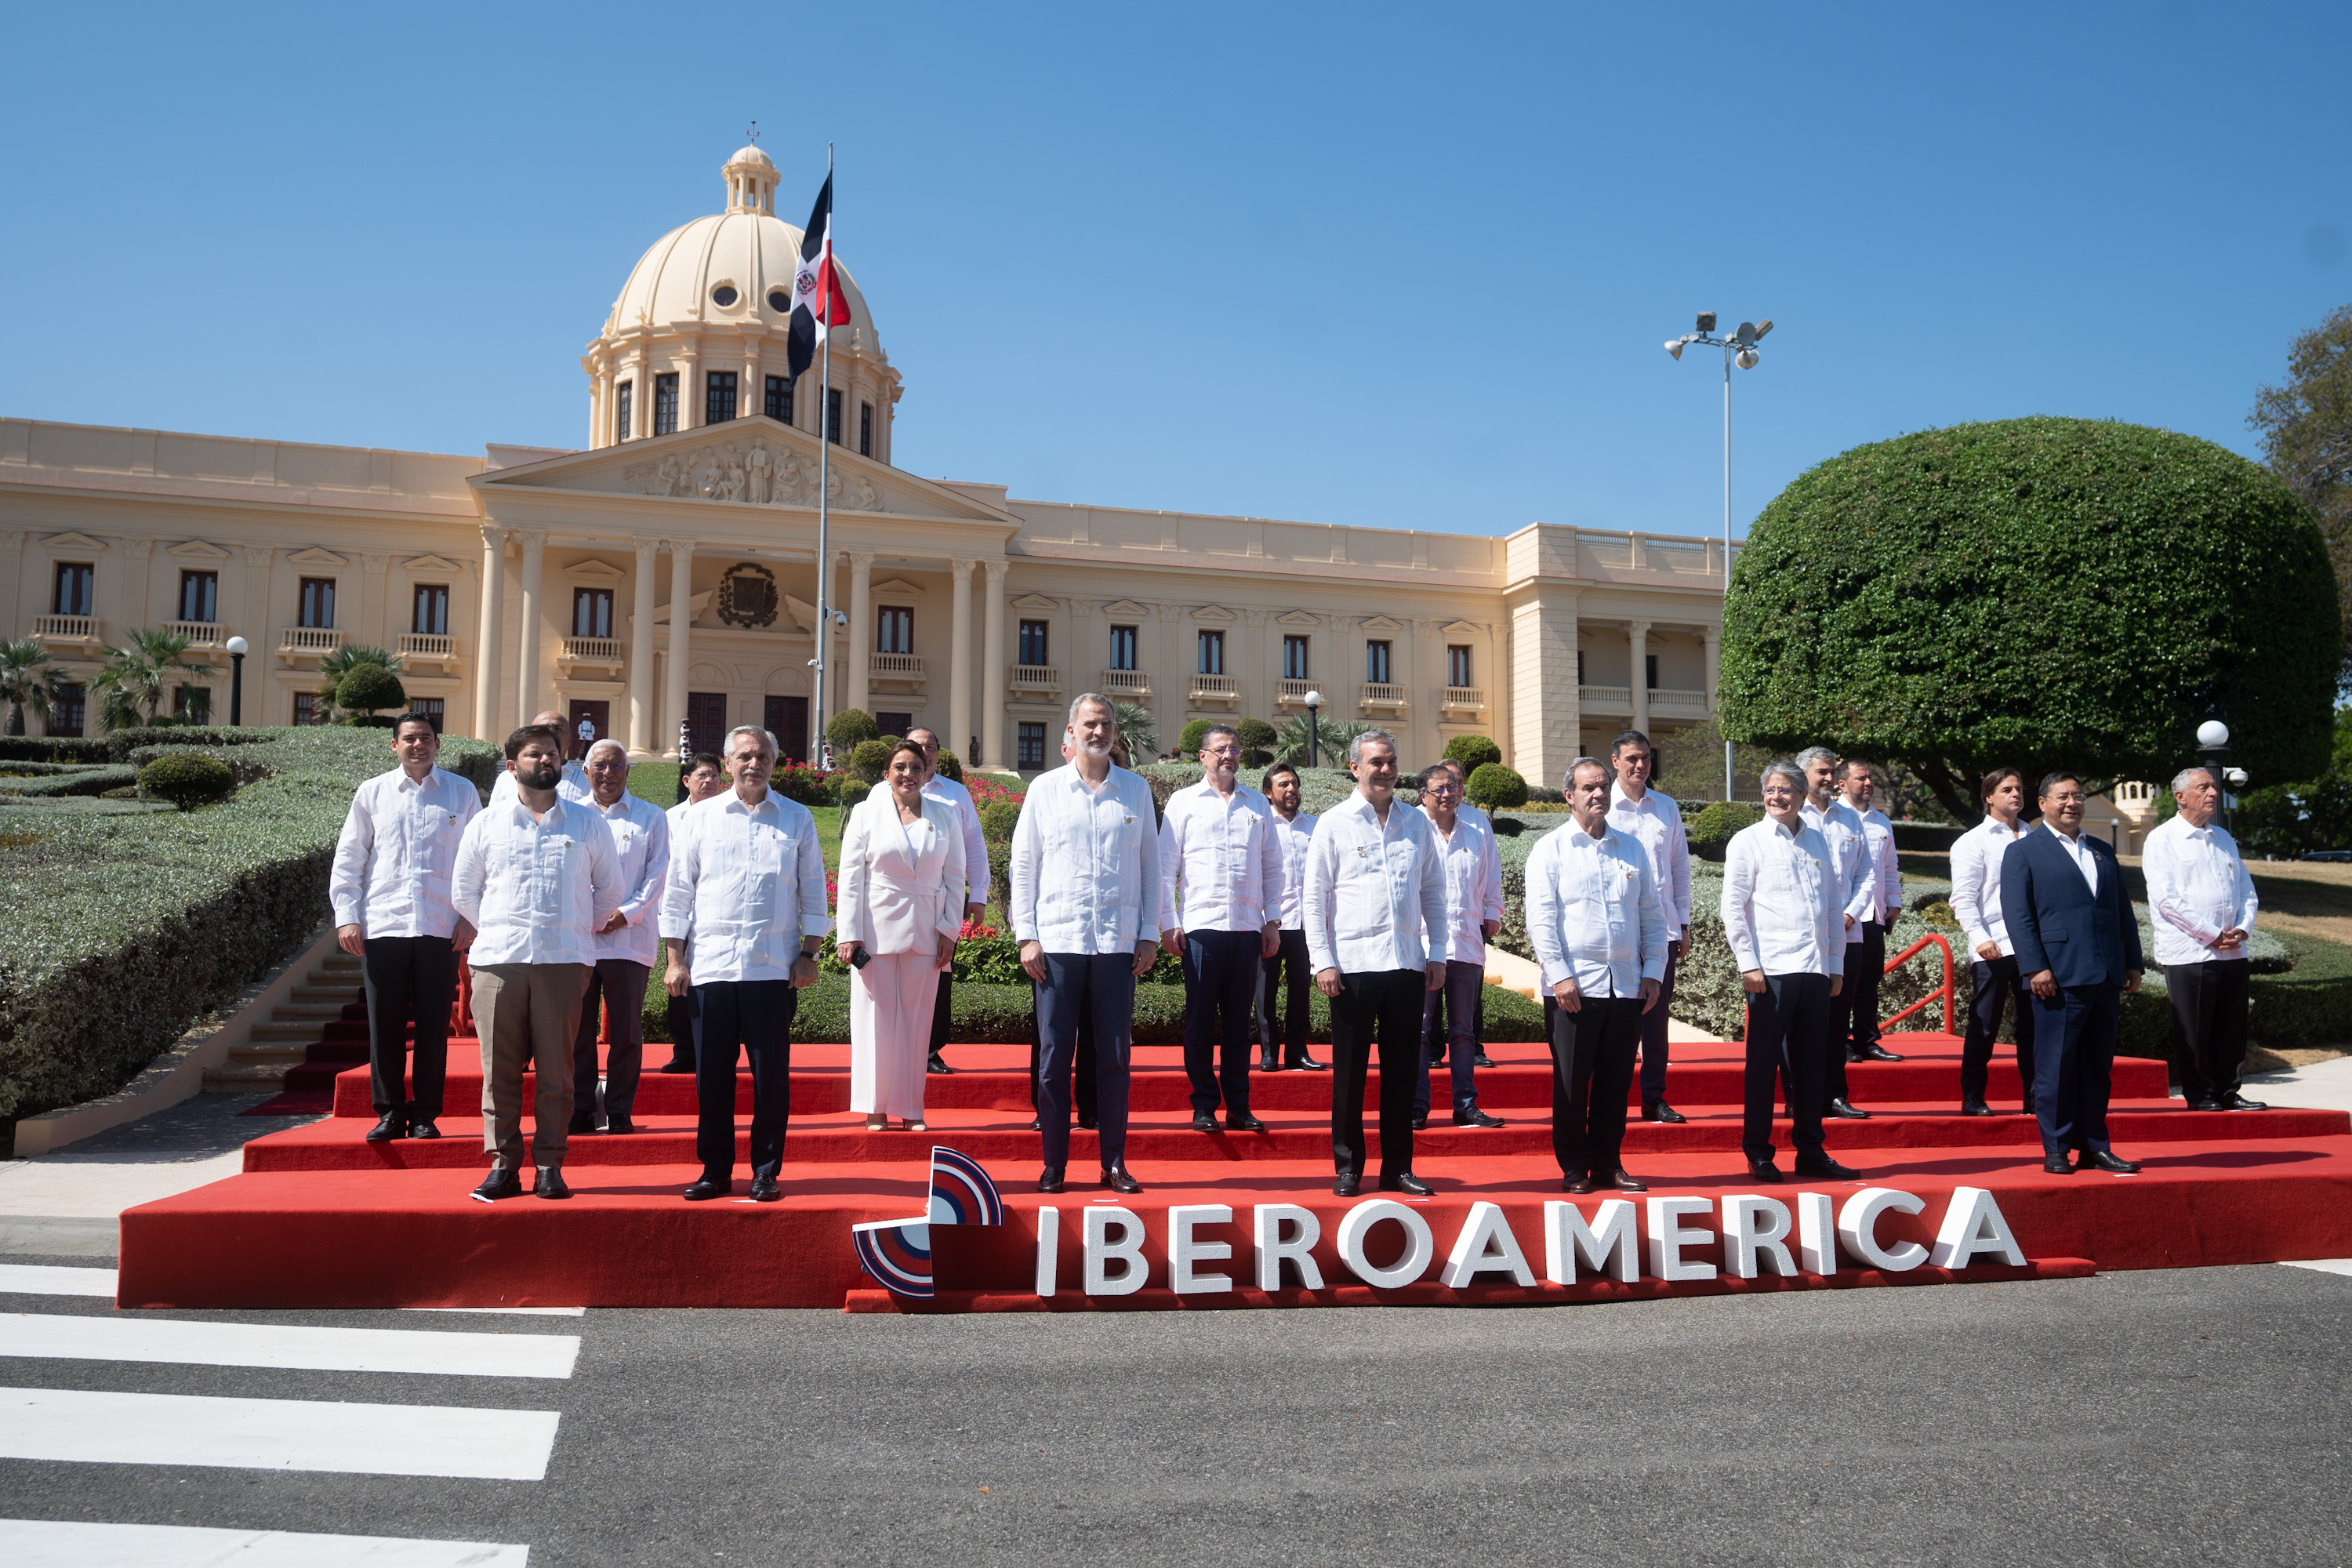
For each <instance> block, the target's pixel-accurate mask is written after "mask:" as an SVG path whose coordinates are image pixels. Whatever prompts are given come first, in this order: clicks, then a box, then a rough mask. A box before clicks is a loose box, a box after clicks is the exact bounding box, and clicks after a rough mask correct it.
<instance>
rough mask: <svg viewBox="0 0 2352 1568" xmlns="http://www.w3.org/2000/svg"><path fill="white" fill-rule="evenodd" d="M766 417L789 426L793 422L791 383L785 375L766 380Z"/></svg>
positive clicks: (790, 379) (773, 376) (790, 378)
mask: <svg viewBox="0 0 2352 1568" xmlns="http://www.w3.org/2000/svg"><path fill="white" fill-rule="evenodd" d="M767 415H768V417H769V418H771V419H776V420H781V421H782V422H783V423H784V424H786V425H789V424H791V423H792V422H793V381H792V377H790V376H787V375H772V376H770V377H769V378H768V407H767Z"/></svg>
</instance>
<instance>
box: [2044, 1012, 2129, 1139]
mask: <svg viewBox="0 0 2352 1568" xmlns="http://www.w3.org/2000/svg"><path fill="white" fill-rule="evenodd" d="M2122 1019H2123V994H2122V992H2121V991H2120V990H2119V989H2118V988H2117V987H2116V986H2113V985H2107V984H2099V985H2062V986H2060V987H2059V989H2058V994H2057V995H2056V996H2055V997H2053V999H2052V1000H2050V1001H2047V1002H2044V1001H2043V1000H2042V998H2041V997H2039V996H2036V997H2035V998H2034V999H2033V1114H2034V1116H2035V1118H2036V1119H2037V1120H2038V1121H2040V1122H2041V1123H2042V1154H2043V1155H2044V1156H2045V1157H2047V1158H2050V1159H2053V1160H2054V1159H2056V1158H2058V1157H2059V1156H2061V1155H2063V1154H2064V1153H2066V1152H2068V1151H2069V1150H2073V1149H2085V1150H2096V1151H2098V1152H2101V1153H2105V1152H2107V1100H2108V1098H2109V1097H2110V1096H2111V1095H2112V1093H2113V1092H2114V1089H2115V1070H2116V1026H2117V1025H2118V1024H2119V1023H2120V1022H2121V1021H2122Z"/></svg>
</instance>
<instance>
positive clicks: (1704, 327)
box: [1633, 310, 1772, 800]
mask: <svg viewBox="0 0 2352 1568" xmlns="http://www.w3.org/2000/svg"><path fill="white" fill-rule="evenodd" d="M1697 326H1698V330H1697V331H1695V332H1685V333H1684V334H1683V335H1682V336H1681V337H1678V338H1669V339H1667V340H1666V353H1670V354H1672V355H1673V356H1674V357H1675V359H1677V360H1679V359H1681V358H1682V357H1683V350H1685V349H1686V348H1688V347H1690V345H1691V344H1693V343H1701V344H1704V345H1705V346H1706V347H1708V348H1711V349H1714V348H1719V349H1721V350H1722V351H1723V600H1724V604H1725V605H1726V606H1727V607H1728V606H1729V605H1730V603H1731V367H1732V365H1733V364H1734V363H1737V364H1738V366H1739V368H1740V369H1742V370H1754V369H1755V368H1756V361H1757V360H1758V358H1759V357H1760V356H1759V355H1758V353H1756V345H1757V344H1758V343H1759V342H1763V341H1764V334H1765V333H1767V332H1769V331H1771V330H1772V323H1771V321H1769V319H1767V320H1765V321H1742V322H1740V323H1739V328H1738V331H1735V332H1733V333H1732V334H1731V335H1730V336H1729V337H1727V338H1718V337H1717V336H1715V335H1714V333H1715V312H1714V311H1713V310H1701V311H1700V312H1699V313H1698V322H1697ZM1633 679H1636V680H1639V679H1642V672H1641V671H1640V670H1638V669H1637V670H1635V671H1634V672H1633ZM1722 690H1723V682H1722V681H1721V680H1720V679H1717V682H1716V691H1717V699H1716V700H1717V706H1718V709H1719V708H1720V705H1721V702H1722V697H1721V692H1722ZM1722 721H1723V720H1722V714H1721V713H1720V711H1718V712H1717V716H1716V722H1717V723H1718V724H1719V723H1721V722H1722ZM1731 784H1732V780H1731V741H1730V738H1729V737H1728V736H1727V737H1726V738H1725V739H1724V742H1723V798H1724V799H1726V800H1729V799H1730V798H1731Z"/></svg>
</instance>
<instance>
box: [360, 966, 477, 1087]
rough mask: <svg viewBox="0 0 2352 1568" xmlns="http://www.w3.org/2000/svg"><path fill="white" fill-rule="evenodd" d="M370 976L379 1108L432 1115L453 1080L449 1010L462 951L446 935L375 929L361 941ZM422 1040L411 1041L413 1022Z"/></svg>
mask: <svg viewBox="0 0 2352 1568" xmlns="http://www.w3.org/2000/svg"><path fill="white" fill-rule="evenodd" d="M361 945H362V947H363V948H364V950H365V951H364V952H363V953H362V957H361V959H360V973H361V975H362V977H363V978H364V979H365V981H366V984H367V1015H368V1091H369V1095H370V1098H371V1099H372V1100H373V1102H374V1105H375V1113H376V1114H377V1115H378V1116H383V1115H388V1114H389V1113H391V1112H393V1111H395V1110H403V1109H405V1110H407V1112H408V1113H409V1114H410V1115H411V1116H416V1117H422V1118H424V1119H425V1120H426V1121H432V1120H434V1119H436V1118H437V1117H438V1116H439V1115H440V1114H441V1092H442V1089H443V1088H444V1086H446V1084H447V1082H448V1080H449V1011H450V1009H451V1008H453V1007H455V1006H456V1005H457V950H456V949H454V948H452V947H451V946H450V945H449V939H448V938H447V937H446V936H372V937H369V938H368V939H367V940H366V941H365V942H363V943H362V944H361ZM412 1021H413V1022H414V1023H415V1026H416V1045H415V1051H414V1053H413V1054H412V1053H411V1052H410V1049H409V1045H408V1031H409V1025H410V1024H411V1022H412Z"/></svg>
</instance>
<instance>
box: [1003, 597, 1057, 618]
mask: <svg viewBox="0 0 2352 1568" xmlns="http://www.w3.org/2000/svg"><path fill="white" fill-rule="evenodd" d="M1061 607H1062V601H1061V600H1059V599H1049V598H1047V597H1045V595H1043V594H1024V595H1021V596H1020V597H1019V598H1017V599H1015V600H1013V608H1014V609H1016V610H1026V611H1028V612H1029V613H1030V614H1031V615H1033V616H1043V615H1048V614H1051V613H1052V612H1053V611H1055V610H1058V609H1060V608H1061Z"/></svg>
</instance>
